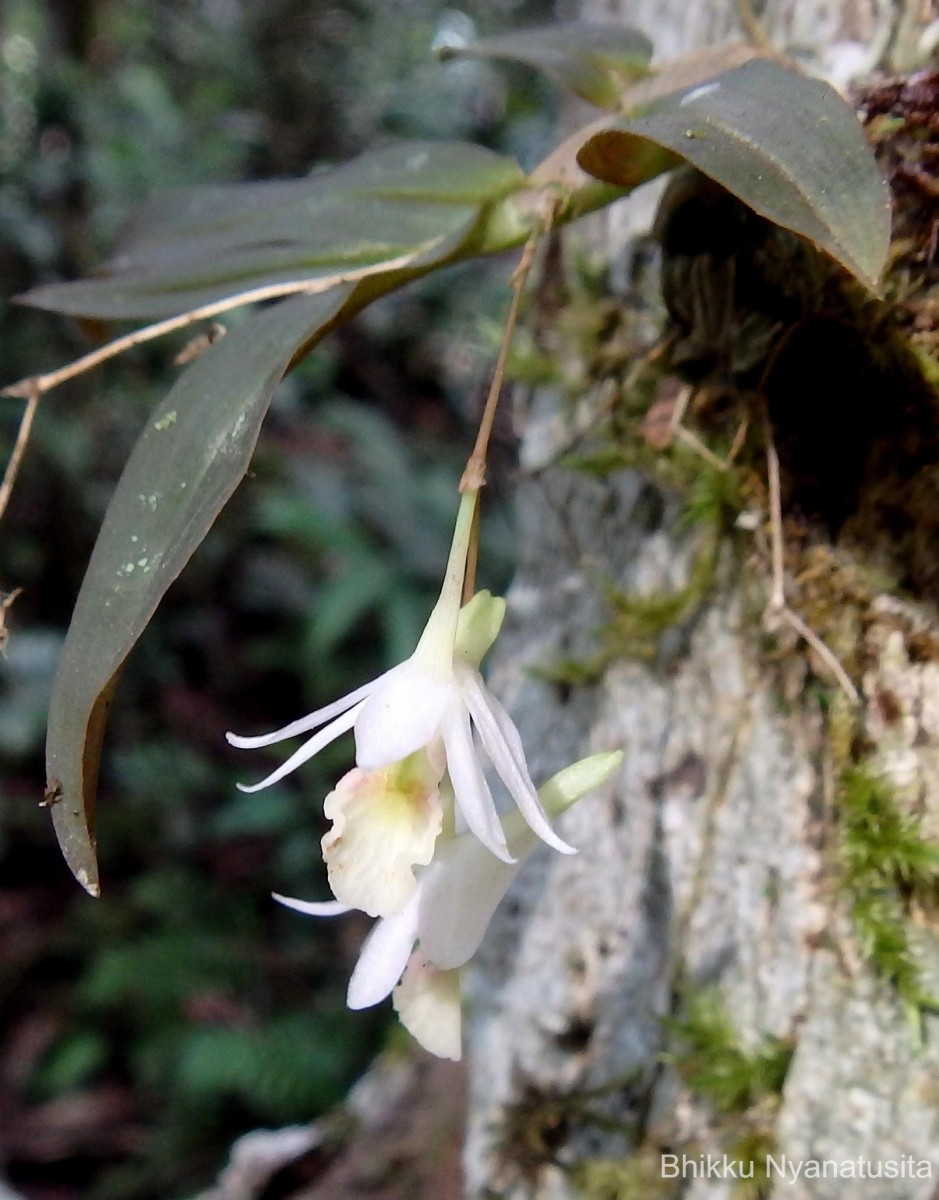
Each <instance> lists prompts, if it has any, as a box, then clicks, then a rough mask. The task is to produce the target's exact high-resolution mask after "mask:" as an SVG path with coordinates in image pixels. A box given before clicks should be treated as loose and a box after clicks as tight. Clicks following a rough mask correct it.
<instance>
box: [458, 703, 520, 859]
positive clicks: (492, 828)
mask: <svg viewBox="0 0 939 1200" xmlns="http://www.w3.org/2000/svg"><path fill="white" fill-rule="evenodd" d="M442 732H443V744H444V746H445V747H446V750H447V770H448V771H449V772H450V782H451V783H452V784H453V794H454V797H455V798H456V803H457V807H458V808H459V810H460V812H461V813H462V814H463V816H464V817H465V818H466V824H467V826H468V827H469V828H470V830H472V832H473V833H474V834H475V835H476V836H477V837H478V838H479V840H480V841H481V842H482V844H483V845H484V846H486V847H487V849H489V850H491V851H492V853H493V854H494V855H495V856H496V858H501V859H502V861H503V862H514V859H513V858H512V856H511V854H509V851H508V847H507V846H506V844H505V834H504V833H503V830H502V823H501V822H500V820H499V814H498V813H497V812H496V806H495V803H494V802H493V799H492V792H490V790H489V784H488V783H486V777H485V776H484V775H483V770H482V767H481V766H480V765H479V759H478V757H477V755H476V747H475V746H474V745H473V735H472V733H471V732H470V722H469V713H468V712H467V711H466V709H465V708H464V707H463V705H462V704H460V703H459V702H458V701H455V702H454V703H452V704H451V705H450V706H449V707H448V709H447V712H446V713H445V714H444V719H443V726H442Z"/></svg>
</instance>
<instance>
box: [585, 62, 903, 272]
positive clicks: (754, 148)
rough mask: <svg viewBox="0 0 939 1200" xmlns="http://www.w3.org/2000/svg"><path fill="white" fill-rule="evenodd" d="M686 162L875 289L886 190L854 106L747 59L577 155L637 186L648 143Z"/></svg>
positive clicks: (600, 173) (813, 83)
mask: <svg viewBox="0 0 939 1200" xmlns="http://www.w3.org/2000/svg"><path fill="white" fill-rule="evenodd" d="M650 143H651V144H652V146H654V147H656V148H658V150H659V152H662V151H664V152H665V157H664V158H663V159H662V160H661V163H660V164H659V167H660V169H662V170H665V169H668V165H669V162H668V159H669V156H674V157H677V158H678V159H680V160H684V161H686V162H689V163H691V164H692V165H693V166H695V167H697V168H698V170H699V171H702V172H703V173H704V174H705V175H708V176H710V177H711V178H712V179H714V180H716V181H717V182H718V183H720V184H721V185H722V186H723V187H725V188H726V189H727V190H728V191H730V192H733V194H734V195H735V196H737V197H739V198H740V199H741V200H742V201H743V202H744V203H745V204H747V205H749V206H750V207H751V208H752V209H754V211H755V212H757V213H759V214H760V215H761V216H764V217H766V218H768V219H769V220H770V221H774V222H775V223H776V224H777V225H781V226H783V227H784V228H786V229H791V230H792V231H793V232H794V233H798V234H801V235H802V236H803V237H805V238H808V240H809V241H810V242H812V243H814V245H816V246H817V247H818V248H819V249H820V250H823V251H825V252H826V253H827V254H830V255H831V257H832V258H834V259H835V260H836V261H837V262H839V263H841V264H842V266H844V267H846V268H847V269H848V270H849V271H850V272H851V273H852V274H853V275H855V276H856V277H857V278H858V279H860V280H861V282H862V283H864V284H866V285H867V286H868V287H869V288H870V289H871V290H872V291H875V292H876V291H877V289H878V282H879V279H880V276H881V273H882V271H883V268H884V265H885V263H886V260H887V251H888V248H889V244H890V194H889V191H888V188H887V184H886V181H885V180H884V178H883V176H882V175H881V172H880V169H879V167H878V166H877V163H876V160H875V159H874V155H873V153H872V151H871V148H870V146H869V145H868V143H867V141H866V140H865V138H864V134H863V131H862V129H861V126H860V125H859V123H858V121H857V118H856V117H855V115H854V112H853V111H852V110H851V108H849V107H848V105H847V104H845V102H844V101H843V100H842V99H841V98H840V97H839V96H838V94H837V93H836V92H835V91H833V90H832V88H830V87H829V86H828V85H827V84H825V83H821V82H820V81H819V80H817V79H808V78H806V77H805V76H804V75H801V74H799V73H798V72H796V71H793V70H790V69H789V68H788V67H784V66H781V65H780V64H779V63H777V62H773V61H772V60H771V59H764V58H756V59H753V60H752V61H750V62H748V63H745V64H744V65H743V66H740V67H736V68H734V69H733V70H730V71H726V72H724V73H722V74H720V75H717V76H715V77H714V78H713V79H711V80H709V81H708V82H706V83H703V84H699V85H697V86H696V87H692V88H686V89H684V90H682V91H679V92H675V93H674V94H672V95H670V96H666V97H664V98H662V99H660V100H658V101H656V102H655V103H653V104H651V105H650V106H649V107H648V108H647V109H646V110H645V111H644V112H643V113H641V114H640V115H637V116H632V117H629V118H626V119H624V120H622V121H618V122H617V123H616V124H615V125H613V126H611V127H610V128H609V129H606V130H604V131H601V132H599V133H595V134H594V135H593V136H592V137H590V138H589V139H588V140H587V141H586V143H585V144H584V146H583V147H582V149H581V151H580V154H579V155H578V162H579V163H580V165H581V166H582V167H583V168H584V170H585V171H588V172H589V173H590V174H592V175H595V176H596V177H597V178H598V179H602V180H605V181H606V182H608V183H615V184H620V185H621V186H626V187H632V186H635V179H636V176H637V174H638V175H640V176H644V177H645V178H651V175H649V173H648V172H649V169H650V165H651V167H652V168H653V173H657V172H656V171H655V170H654V167H655V156H654V153H653V155H652V160H651V164H650V159H649V156H650V150H649V145H650Z"/></svg>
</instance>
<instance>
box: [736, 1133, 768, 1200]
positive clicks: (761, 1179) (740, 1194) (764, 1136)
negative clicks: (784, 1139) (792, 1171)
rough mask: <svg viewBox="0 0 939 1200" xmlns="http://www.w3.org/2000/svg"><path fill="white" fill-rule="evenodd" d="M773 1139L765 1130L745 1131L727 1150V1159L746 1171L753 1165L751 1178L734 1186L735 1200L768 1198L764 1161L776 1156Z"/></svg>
mask: <svg viewBox="0 0 939 1200" xmlns="http://www.w3.org/2000/svg"><path fill="white" fill-rule="evenodd" d="M778 1153H779V1147H778V1145H777V1142H776V1139H775V1137H774V1136H773V1135H772V1134H771V1133H769V1132H767V1131H766V1130H765V1129H747V1130H745V1131H744V1132H743V1133H741V1135H740V1136H739V1137H738V1138H737V1139H736V1140H735V1141H733V1142H732V1143H731V1144H730V1146H729V1148H728V1157H729V1158H734V1159H736V1161H737V1162H738V1163H741V1164H743V1166H744V1168H745V1169H746V1168H747V1167H749V1165H750V1163H752V1164H753V1178H752V1179H749V1178H748V1179H739V1180H738V1181H737V1183H736V1185H735V1186H734V1197H735V1200H765V1197H767V1196H769V1194H770V1190H771V1183H770V1178H769V1172H768V1171H767V1167H766V1160H767V1158H768V1157H769V1156H770V1155H778Z"/></svg>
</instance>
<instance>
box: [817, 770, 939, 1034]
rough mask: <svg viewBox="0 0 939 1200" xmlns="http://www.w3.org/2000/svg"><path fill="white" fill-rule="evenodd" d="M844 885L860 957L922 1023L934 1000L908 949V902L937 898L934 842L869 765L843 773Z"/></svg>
mask: <svg viewBox="0 0 939 1200" xmlns="http://www.w3.org/2000/svg"><path fill="white" fill-rule="evenodd" d="M840 799H841V825H840V847H839V850H840V861H841V885H842V888H843V890H844V892H845V894H846V896H847V897H848V899H849V903H850V910H851V919H852V921H853V924H854V928H855V930H856V932H857V934H858V937H859V939H860V943H861V948H862V950H863V952H864V955H865V958H866V959H867V961H868V962H869V963H870V965H871V966H872V967H873V969H874V970H875V971H876V972H877V974H878V975H879V976H880V977H881V978H883V979H885V980H887V981H888V982H889V983H891V984H892V985H893V987H894V988H895V989H896V991H897V994H898V995H899V997H900V999H901V1001H902V1002H903V1005H904V1007H905V1008H906V1010H907V1013H908V1014H909V1016H910V1018H911V1020H912V1021H913V1022H914V1024H915V1025H916V1026H917V1027H919V1025H920V1023H921V1020H922V1014H923V1012H925V1011H937V1010H939V1001H937V1000H936V998H935V997H934V996H932V995H931V994H930V993H929V992H928V991H927V990H926V988H925V987H924V986H923V983H922V977H921V970H920V966H919V963H918V962H917V960H916V956H915V954H914V952H913V949H912V946H911V943H910V936H909V929H908V916H909V907H910V903H911V901H913V900H914V899H915V900H919V901H920V902H922V903H923V904H932V903H934V901H935V895H936V887H937V885H939V846H936V845H935V844H934V843H932V842H930V841H928V840H927V839H926V838H924V837H923V836H922V832H921V829H920V824H921V823H920V821H919V820H918V818H916V817H913V816H910V815H908V814H906V813H904V812H903V811H902V809H901V808H900V806H899V805H898V803H897V801H896V799H895V797H894V796H893V793H892V792H891V789H890V787H889V785H888V784H887V783H886V782H885V781H884V780H883V779H882V778H880V777H879V776H877V775H876V774H874V773H873V772H872V771H871V770H870V769H869V768H868V767H865V766H863V765H859V766H855V767H851V768H849V769H848V770H846V771H845V772H844V773H843V775H842V778H841V797H840Z"/></svg>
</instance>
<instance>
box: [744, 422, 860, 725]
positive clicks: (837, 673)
mask: <svg viewBox="0 0 939 1200" xmlns="http://www.w3.org/2000/svg"><path fill="white" fill-rule="evenodd" d="M763 422H764V427H765V430H766V473H767V479H768V482H769V526H770V538H771V542H772V554H773V590H772V594H771V595H770V600H769V604H768V605H767V608H766V611H767V615H772V616H775V617H778V618H779V619H780V620H782V621H785V622H786V623H787V624H788V625H790V626H791V627H792V628H793V629H794V630H795V631H796V633H797V634H798V635H799V637H801V638H802V640H803V641H804V642H806V643H807V644H808V645H809V646H811V647H812V649H813V650H814V651H815V653H816V654H817V655H818V656H819V658H820V659H821V660H822V661H823V662H824V663H825V664H826V666H827V667H828V669H829V670H830V671H831V673H832V674H833V675H834V677H835V679H837V681H838V683H839V684H840V685H841V688H842V689H843V691H844V693H845V695H846V696H847V697H848V699H849V700H850V701H851V703H852V704H860V702H861V697H860V695H859V694H858V690H857V688H856V687H855V686H854V684H853V683H852V681H851V677H850V675H849V674H848V672H847V671H846V670H845V669H844V667H843V666H842V665H841V663H840V662H839V661H838V658H837V656H836V655H835V654H834V653H833V652H832V651H831V650H830V649H829V648H828V646H826V645H825V643H824V642H823V641H822V639H821V638H820V637H819V636H818V634H817V633H816V632H815V631H814V630H813V629H812V628H811V626H809V625H807V624H806V622H805V621H803V620H802V618H801V617H800V616H799V615H798V613H795V612H793V610H792V609H791V608H790V607H789V605H788V604H787V603H786V584H785V575H784V571H785V564H784V558H783V522H782V489H781V487H780V482H779V454H778V453H777V451H776V442H775V441H774V439H773V430H772V426H771V425H770V420H769V413H768V412H766V410H765V407H764V412H763Z"/></svg>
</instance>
